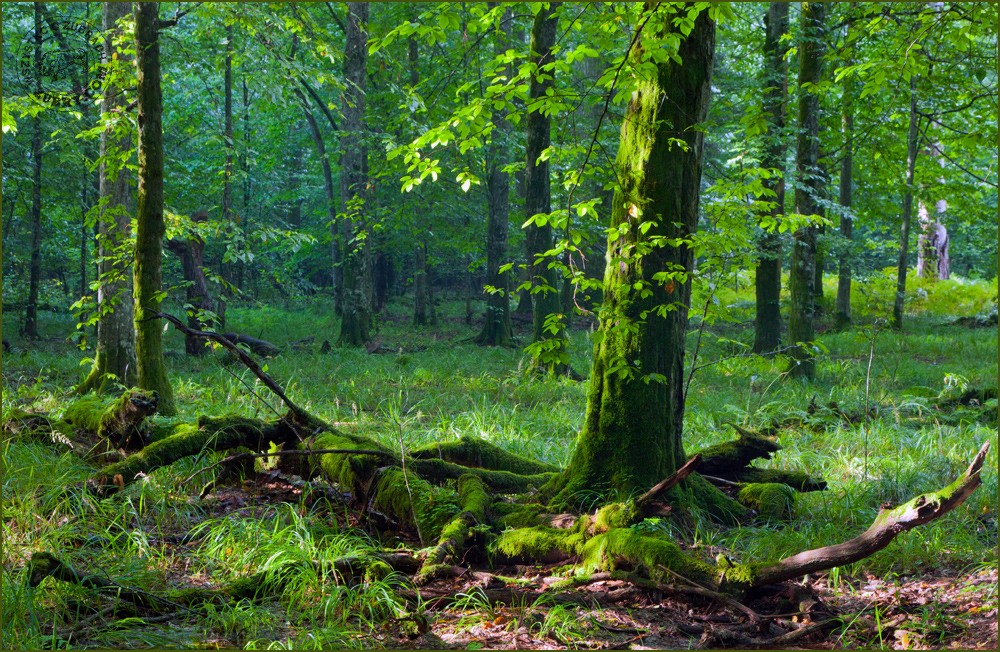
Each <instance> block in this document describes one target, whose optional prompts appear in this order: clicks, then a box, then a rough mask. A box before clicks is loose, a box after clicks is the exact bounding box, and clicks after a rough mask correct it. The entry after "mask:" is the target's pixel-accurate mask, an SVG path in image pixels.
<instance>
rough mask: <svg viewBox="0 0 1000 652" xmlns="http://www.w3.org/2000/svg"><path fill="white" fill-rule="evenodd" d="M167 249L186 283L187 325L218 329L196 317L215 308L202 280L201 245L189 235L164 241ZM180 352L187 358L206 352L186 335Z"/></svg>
mask: <svg viewBox="0 0 1000 652" xmlns="http://www.w3.org/2000/svg"><path fill="white" fill-rule="evenodd" d="M206 217H207V216H206ZM167 248H168V249H170V251H172V252H174V253H175V254H177V257H178V258H180V260H181V269H182V270H183V273H184V280H185V281H187V282H188V286H187V288H186V289H185V300H186V302H187V303H188V304H189V305H190V306H191V307H190V308H189V309H188V326H189V327H190V328H193V329H196V330H202V329H204V327H205V326H211V327H212V328H218V327H219V325H218V324H216V323H215V322H214V320H212V321H207V320H204V319H202V318H201V317H200V316H199V314H198V311H201V310H209V311H211V312H215V307H216V306H215V301H213V300H212V295H211V293H210V292H209V290H208V279H207V278H206V277H205V256H204V254H205V242H204V241H203V240H202V239H201V238H200V237H199V236H198V235H195V234H192V235H190V236H189V237H187V238H184V239H181V238H175V239H173V240H169V241H167ZM184 349H185V351H186V352H187V354H188V355H193V356H200V355H204V354H205V352H206V350H207V349H206V348H205V342H204V341H203V340H201V339H199V338H196V337H192V336H190V335H187V336H185V338H184Z"/></svg>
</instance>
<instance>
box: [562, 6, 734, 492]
mask: <svg viewBox="0 0 1000 652" xmlns="http://www.w3.org/2000/svg"><path fill="white" fill-rule="evenodd" d="M649 4H650V3H647V6H648V5H649ZM658 7H659V6H658ZM658 11H660V12H662V13H663V14H665V15H664V16H662V17H658V16H654V18H653V19H651V20H650V23H652V21H653V20H657V19H658V24H657V26H654V25H652V24H650V25H648V26H647V27H646V29H647V30H653V29H659V30H662V31H666V30H670V29H671V28H672V27H671V26H672V24H673V22H672V18H673V11H671V9H669V8H666V7H663V8H658ZM714 49H715V23H714V22H713V21H712V20H711V19H710V18H709V15H708V11H707V10H703V11H702V12H701V13H700V14H699V15H698V17H697V19H696V20H695V23H694V26H693V29H692V31H691V33H690V34H689V35H688V36H687V38H685V39H684V40H683V42H682V43H681V45H680V49H679V52H678V54H679V56H680V59H681V61H683V64H682V65H678V64H676V63H674V62H672V61H670V60H669V59H668V60H667V61H664V62H662V63H659V64H658V65H657V76H656V78H654V79H651V80H648V81H643V82H640V84H639V86H638V88H637V90H636V91H635V93H633V95H632V99H631V101H630V102H629V104H628V107H627V109H626V113H625V119H624V121H623V123H622V129H621V142H620V145H619V148H618V156H617V160H616V163H615V166H616V168H617V175H616V177H617V178H618V179H619V180H620V181H621V184H622V185H621V186H620V187H619V188H618V189H617V190H616V191H615V199H614V204H613V209H612V217H611V226H612V229H614V230H615V233H616V235H615V236H614V237H612V238H609V241H608V260H609V263H608V266H607V270H606V272H605V275H604V304H603V307H602V309H601V325H600V331H599V332H600V335H601V337H600V338H599V339H598V340H597V344H596V345H595V347H594V363H593V369H592V371H591V374H590V392H589V395H588V398H587V413H586V418H585V421H584V426H583V431H582V432H581V433H580V437H579V440H578V442H577V446H576V451H575V452H574V454H573V459H572V461H571V462H570V464H569V466H568V467H567V470H566V471H565V472H564V473H563V474H561V475H560V476H557V479H555V480H553V483H552V484H551V485H550V486H549V487H547V488H546V491H552V490H555V489H558V490H559V493H558V494H557V496H556V498H555V499H554V501H553V502H554V503H556V504H564V503H570V504H572V503H577V502H580V501H581V500H590V499H592V496H593V492H599V493H602V494H604V495H608V493H609V492H611V491H615V492H618V495H628V494H630V493H633V492H636V491H639V492H641V491H644V490H645V489H648V488H649V487H651V486H653V485H654V484H656V483H657V482H658V481H659V480H662V479H663V478H665V477H667V476H668V475H670V474H671V473H673V472H674V471H676V470H677V469H678V468H679V467H680V466H681V465H682V464H683V463H684V461H685V456H684V449H683V446H682V442H681V431H682V424H683V419H684V378H683V376H684V342H685V334H686V330H687V323H688V311H687V308H686V306H687V305H688V303H689V301H690V298H691V283H690V280H682V279H680V278H675V279H673V280H670V281H668V282H664V281H663V279H662V278H660V277H659V276H657V275H658V274H661V273H663V272H668V273H669V272H674V271H676V270H677V269H681V270H685V271H686V272H687V273H688V274H690V272H691V271H692V270H693V267H694V253H693V251H692V250H691V249H690V248H689V247H688V246H687V244H683V242H684V241H686V240H687V239H689V238H690V236H691V235H692V234H693V233H694V232H695V229H696V228H697V224H698V200H699V196H700V183H701V168H702V153H703V146H704V133H703V132H702V130H700V129H696V128H695V127H696V126H697V125H699V123H701V122H703V121H704V120H705V117H706V114H707V111H708V102H709V97H710V92H711V73H712V59H713V56H714ZM678 140H680V141H683V142H684V146H680V145H679V144H678V142H677V141H678ZM664 239H666V240H668V241H674V240H675V239H680V240H681V242H682V244H680V245H678V246H673V245H667V244H663V241H664ZM647 247H648V248H649V251H648V253H645V254H643V255H642V256H641V257H639V259H638V260H637V259H636V251H641V250H643V249H645V248H647ZM637 286H638V288H640V289H637ZM675 302H677V303H678V304H679V305H680V306H683V307H681V308H679V309H678V310H672V311H660V310H657V309H658V308H661V307H663V306H667V305H670V304H673V303H675ZM586 493H590V496H586V495H584V494H586Z"/></svg>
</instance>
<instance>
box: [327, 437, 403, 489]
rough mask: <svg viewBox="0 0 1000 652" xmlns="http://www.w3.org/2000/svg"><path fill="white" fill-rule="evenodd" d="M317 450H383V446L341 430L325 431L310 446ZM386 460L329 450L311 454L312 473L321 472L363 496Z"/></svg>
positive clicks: (328, 478)
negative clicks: (330, 451) (369, 482)
mask: <svg viewBox="0 0 1000 652" xmlns="http://www.w3.org/2000/svg"><path fill="white" fill-rule="evenodd" d="M310 448H314V449H334V450H359V449H360V450H381V449H382V447H381V446H379V445H378V444H375V443H374V442H372V441H369V440H367V439H364V438H361V437H356V436H352V435H348V434H345V433H341V432H324V433H322V434H320V435H318V436H317V437H316V439H315V440H314V441H313V442H312V444H311V445H310ZM384 461H385V460H384V459H382V458H381V457H380V456H377V455H344V454H338V453H327V454H325V455H319V456H315V455H312V456H310V457H309V465H310V467H311V470H312V472H314V473H315V472H316V471H321V472H322V474H323V476H324V477H325V478H326V479H327V480H329V481H331V482H336V483H338V484H339V485H340V486H341V488H342V489H344V490H345V491H350V492H351V493H352V494H354V495H355V496H358V495H363V494H364V493H366V492H365V488H366V487H367V485H368V481H369V480H370V479H371V477H372V475H373V474H374V473H375V471H376V469H378V467H379V464H380V463H384Z"/></svg>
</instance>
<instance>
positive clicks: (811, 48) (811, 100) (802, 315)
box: [788, 2, 826, 380]
mask: <svg viewBox="0 0 1000 652" xmlns="http://www.w3.org/2000/svg"><path fill="white" fill-rule="evenodd" d="M825 19H826V7H825V5H824V4H823V3H822V2H807V3H803V5H802V42H801V45H800V46H799V89H800V90H799V125H798V129H799V134H798V142H797V144H796V152H795V170H796V177H797V178H796V185H795V212H796V213H799V214H800V215H816V214H818V213H819V211H820V208H819V201H818V200H819V193H820V188H821V187H822V178H821V176H822V173H821V171H820V169H819V168H818V166H817V163H818V162H819V95H817V91H816V90H815V89H813V88H803V87H804V86H805V85H806V84H817V83H819V80H820V75H821V73H822V62H823V29H824V22H825ZM792 241H793V244H792V264H791V272H790V274H789V289H790V291H791V311H790V313H789V316H788V340H789V341H790V342H792V343H793V344H797V343H799V342H811V341H812V340H813V338H814V336H815V334H814V331H813V318H814V317H815V310H816V303H815V295H814V292H813V290H814V284H815V277H816V227H814V226H804V227H801V228H799V229H796V231H795V233H794V234H793V236H792ZM793 357H794V359H793V360H792V366H791V369H790V370H789V372H790V374H791V375H792V376H801V377H805V378H809V379H810V380H811V379H812V378H814V377H815V375H816V361H815V360H814V359H813V355H812V352H811V351H810V350H809V348H807V347H805V346H798V347H796V348H795V349H793Z"/></svg>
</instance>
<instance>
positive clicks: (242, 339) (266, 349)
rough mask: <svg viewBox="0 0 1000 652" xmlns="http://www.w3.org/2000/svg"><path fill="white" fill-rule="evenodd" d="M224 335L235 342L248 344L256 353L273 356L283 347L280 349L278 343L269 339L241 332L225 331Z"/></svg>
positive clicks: (252, 351)
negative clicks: (273, 342)
mask: <svg viewBox="0 0 1000 652" xmlns="http://www.w3.org/2000/svg"><path fill="white" fill-rule="evenodd" d="M222 337H224V338H226V339H227V340H229V341H230V342H232V343H233V344H236V345H239V344H242V345H244V346H246V347H247V348H248V349H250V352H251V353H253V354H255V355H260V356H264V357H271V358H273V357H274V356H276V355H278V354H279V353H281V349H279V348H278V347H277V346H276V345H274V344H271V343H270V342H268V341H267V340H261V339H258V338H256V337H250V336H249V335H241V334H239V333H223V334H222Z"/></svg>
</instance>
